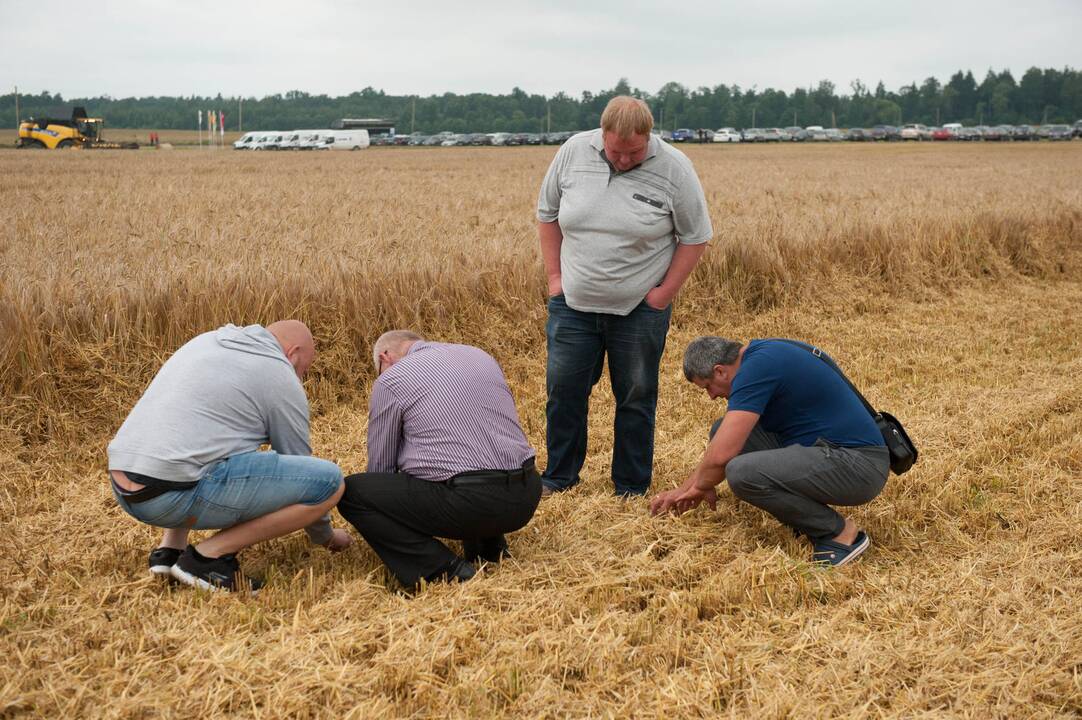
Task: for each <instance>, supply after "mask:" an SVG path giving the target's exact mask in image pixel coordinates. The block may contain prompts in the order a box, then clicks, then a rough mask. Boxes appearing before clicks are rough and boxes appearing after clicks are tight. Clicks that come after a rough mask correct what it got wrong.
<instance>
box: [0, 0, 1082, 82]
mask: <svg viewBox="0 0 1082 720" xmlns="http://www.w3.org/2000/svg"><path fill="white" fill-rule="evenodd" d="M456 5H458V4H456V3H448V2H446V1H444V2H429V1H424V2H412V3H411V2H365V3H360V2H345V1H342V0H339V1H336V0H290V1H288V2H283V1H280V0H266V1H264V2H260V3H251V2H230V0H214V1H210V0H184V1H181V0H172V1H168V0H99V1H98V2H90V3H87V2H85V1H83V2H71V1H70V0H55V1H54V2H51V3H48V4H46V5H33V6H31V5H28V4H27V3H26V2H25V0H18V1H17V0H0V93H7V92H11V87H12V86H13V85H16V84H17V85H18V86H19V88H20V90H21V91H25V92H39V91H41V90H49V91H51V92H54V93H55V92H59V93H62V94H63V95H64V96H65V97H68V98H70V97H79V96H95V95H111V96H113V97H128V96H133V95H134V96H147V95H192V94H196V95H215V94H217V93H222V94H223V95H225V96H231V95H244V96H245V97H251V96H255V97H261V96H263V95H268V94H273V93H280V92H286V91H289V90H294V89H298V90H304V91H306V92H310V93H313V94H316V93H327V94H330V95H343V94H348V93H350V92H352V91H354V90H359V89H361V88H364V87H366V86H372V87H374V88H377V89H383V90H385V91H386V92H387V93H389V94H395V95H399V94H401V95H406V94H418V95H430V94H438V93H443V92H455V93H466V92H490V93H505V92H508V91H510V90H511V88H513V87H515V86H518V87H520V88H522V89H523V90H525V91H527V92H530V93H540V94H545V95H551V94H553V93H556V92H558V91H561V90H562V91H564V92H567V93H569V94H571V95H578V94H580V93H581V92H582V91H583V90H601V89H606V88H611V87H612V86H613V85H615V83H616V81H617V80H618V79H619V78H621V77H626V78H627V79H628V81H629V82H630V83H631V85H632V86H634V87H639V88H642V89H644V90H647V91H649V92H655V91H657V90H658V88H660V87H661V86H662V85H663V84H664V83H666V82H668V81H671V80H675V81H677V82H680V83H682V84H684V85H686V86H688V87H692V88H694V87H699V86H702V85H707V86H714V85H718V84H720V83H725V84H730V85H731V84H738V85H740V86H741V87H745V88H746V87H751V86H757V87H758V88H759V89H760V90H762V89H765V88H768V87H772V88H777V89H781V90H786V91H791V90H793V89H794V88H797V87H808V86H811V85H814V84H816V83H818V81H819V80H823V79H827V80H830V81H832V82H834V83H835V84H836V85H837V86H838V87H839V89H848V88H849V86H850V83H851V81H853V80H854V79H861V80H862V81H863V82H864V83H865V84H866V85H869V86H872V87H874V85H875V83H876V82H877V81H879V80H882V81H883V82H884V83H885V84H886V86H887V87H888V88H889V89H897V88H898V87H899V86H901V85H903V84H906V83H909V82H911V81H914V80H916V81H918V82H919V81H920V80H923V79H924V78H926V77H928V76H932V75H934V76H936V77H938V78H939V79H940V80H944V81H945V80H946V79H947V78H948V76H949V75H950V74H951V73H952V72H954V71H955V70H957V69H959V68H962V69H972V70H973V73H974V75H975V76H976V77H977V80H978V81H980V79H981V78H983V77H984V74H985V73H986V72H987V70H988V68H989V67H992V68H995V69H996V70H1001V69H1004V68H1007V69H1010V70H1011V71H1012V72H1013V73H1014V74H1015V77H1016V78H1020V77H1021V75H1022V73H1023V72H1025V70H1026V69H1027V68H1028V67H1030V66H1033V65H1036V66H1038V67H1042V68H1043V67H1057V68H1062V67H1064V66H1070V67H1073V68H1076V69H1077V68H1079V67H1082V41H1080V40H1079V37H1080V35H1082V0H1024V1H1020V0H953V1H951V0H935V1H932V0H890V1H889V2H882V3H880V2H875V1H874V0H859V1H858V0H772V1H771V2H769V3H766V2H753V1H752V0H741V1H740V2H732V1H730V0H712V1H711V2H695V0H688V1H686V2H679V3H662V2H656V1H655V2H639V1H638V0H624V1H623V2H610V1H609V0H603V1H600V2H588V1H585V0H584V1H582V2H569V1H567V0H543V1H539V2H533V3H528V2H517V1H516V0H505V1H503V2H490V1H489V0H481V1H479V2H473V3H468V4H466V7H467V8H468V9H464V8H462V7H461V6H458V7H456ZM31 7H33V8H34V9H33V10H32V11H31V10H30V8H31Z"/></svg>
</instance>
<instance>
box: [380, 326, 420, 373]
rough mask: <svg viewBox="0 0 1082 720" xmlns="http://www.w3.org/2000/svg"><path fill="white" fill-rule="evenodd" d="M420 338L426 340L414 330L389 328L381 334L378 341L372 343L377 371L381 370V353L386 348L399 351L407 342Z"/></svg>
mask: <svg viewBox="0 0 1082 720" xmlns="http://www.w3.org/2000/svg"><path fill="white" fill-rule="evenodd" d="M418 340H424V338H423V337H421V336H420V335H418V334H417V333H415V332H413V331H412V330H388V331H387V332H385V333H383V334H382V335H380V336H379V338H378V339H377V340H376V342H374V343H372V364H373V365H375V366H376V372H377V373H378V372H379V356H380V353H382V352H384V351H385V350H386V351H390V352H398V351H399V349H400V348H401V347H402V345H404V344H405V343H414V342H417V341H418Z"/></svg>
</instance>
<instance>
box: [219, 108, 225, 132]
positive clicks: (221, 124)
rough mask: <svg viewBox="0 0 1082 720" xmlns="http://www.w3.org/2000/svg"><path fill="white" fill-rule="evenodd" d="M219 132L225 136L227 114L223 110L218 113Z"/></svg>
mask: <svg viewBox="0 0 1082 720" xmlns="http://www.w3.org/2000/svg"><path fill="white" fill-rule="evenodd" d="M218 130H219V131H220V132H221V133H222V135H223V136H224V135H225V113H224V112H222V111H221V110H219V111H218Z"/></svg>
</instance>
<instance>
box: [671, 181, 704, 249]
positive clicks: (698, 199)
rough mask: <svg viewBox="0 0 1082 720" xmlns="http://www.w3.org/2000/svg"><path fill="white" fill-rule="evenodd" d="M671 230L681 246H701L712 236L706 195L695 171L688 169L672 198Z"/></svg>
mask: <svg viewBox="0 0 1082 720" xmlns="http://www.w3.org/2000/svg"><path fill="white" fill-rule="evenodd" d="M672 214H673V230H674V231H675V232H676V238H677V240H678V241H679V242H680V244H682V245H701V244H702V243H705V242H708V241H709V240H710V238H712V237H713V236H714V227H713V225H712V224H711V223H710V211H709V209H708V208H707V206H706V195H705V194H703V186H702V183H701V182H699V176H698V175H696V174H695V170H694V169H691V168H689V169H688V172H687V173H686V174H685V175H684V179H683V182H681V183H680V187H679V188H678V189H677V191H676V194H675V196H674V197H673V206H672Z"/></svg>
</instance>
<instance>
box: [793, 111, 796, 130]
mask: <svg viewBox="0 0 1082 720" xmlns="http://www.w3.org/2000/svg"><path fill="white" fill-rule="evenodd" d="M793 126H794V127H796V110H794V111H793Z"/></svg>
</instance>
